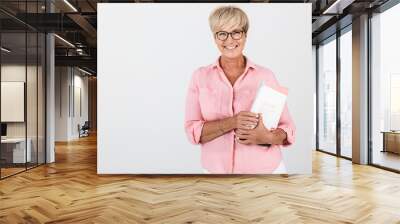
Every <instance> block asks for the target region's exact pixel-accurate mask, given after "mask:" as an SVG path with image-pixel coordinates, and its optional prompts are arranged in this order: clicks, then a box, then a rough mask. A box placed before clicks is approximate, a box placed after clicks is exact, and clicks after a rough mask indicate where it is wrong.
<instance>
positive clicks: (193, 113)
mask: <svg viewBox="0 0 400 224" xmlns="http://www.w3.org/2000/svg"><path fill="white" fill-rule="evenodd" d="M197 75H198V72H197V71H195V72H194V73H193V75H192V78H191V80H190V83H189V88H188V91H187V95H186V109H185V132H186V135H187V137H188V139H189V141H190V142H191V143H192V144H200V137H201V132H202V130H203V126H204V123H205V120H204V119H203V116H202V114H201V109H200V103H199V89H198V82H197Z"/></svg>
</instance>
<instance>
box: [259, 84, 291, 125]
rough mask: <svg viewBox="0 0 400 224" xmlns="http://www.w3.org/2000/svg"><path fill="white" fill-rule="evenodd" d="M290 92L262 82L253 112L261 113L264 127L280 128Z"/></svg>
mask: <svg viewBox="0 0 400 224" xmlns="http://www.w3.org/2000/svg"><path fill="white" fill-rule="evenodd" d="M287 95H288V90H287V89H286V88H284V87H282V86H273V87H272V86H268V85H266V84H265V83H264V81H262V82H260V85H259V88H258V91H257V94H256V97H255V99H254V102H253V105H252V107H251V111H252V112H253V113H261V114H262V116H263V121H264V126H265V127H266V128H268V129H271V128H276V127H277V126H278V123H279V120H280V117H281V115H282V111H283V108H284V106H285V103H286V98H287Z"/></svg>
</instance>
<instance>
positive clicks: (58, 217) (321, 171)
mask: <svg viewBox="0 0 400 224" xmlns="http://www.w3.org/2000/svg"><path fill="white" fill-rule="evenodd" d="M56 152H57V153H56V158H57V162H56V163H55V164H51V165H46V166H41V167H39V168H36V169H33V170H30V171H28V172H26V173H22V174H19V175H16V176H13V177H10V178H8V179H5V180H2V181H0V223H44V222H47V223H213V224H214V223H216V224H219V223H373V224H376V223H384V224H386V223H400V175H399V174H395V173H391V172H387V171H384V170H380V169H377V168H374V167H369V166H359V165H352V164H351V162H350V161H347V160H343V159H337V158H335V157H333V156H330V155H326V154H323V153H319V152H315V153H314V155H313V167H314V170H313V174H312V175H293V176H289V177H282V176H267V175H265V176H256V175H254V176H246V175H241V176H201V175H188V176H182V175H180V176H174V175H169V176H168V175H159V176H150V175H149V176H145V175H119V176H98V175H97V174H96V138H95V137H89V138H84V139H82V140H80V141H76V142H70V143H68V144H57V150H56Z"/></svg>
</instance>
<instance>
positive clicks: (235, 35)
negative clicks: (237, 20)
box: [215, 30, 244, 41]
mask: <svg viewBox="0 0 400 224" xmlns="http://www.w3.org/2000/svg"><path fill="white" fill-rule="evenodd" d="M243 33H244V32H243V31H241V30H240V31H238V30H235V31H232V32H226V31H218V32H216V33H215V36H216V37H217V39H218V40H222V41H224V40H226V39H228V37H229V35H231V37H232V39H234V40H240V39H241V38H242V36H243Z"/></svg>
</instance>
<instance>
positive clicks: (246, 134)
mask: <svg viewBox="0 0 400 224" xmlns="http://www.w3.org/2000/svg"><path fill="white" fill-rule="evenodd" d="M235 135H236V137H235V138H236V141H237V142H239V143H241V144H245V145H251V144H270V138H271V136H272V132H271V131H270V130H269V129H267V128H266V127H265V126H264V122H263V118H262V114H259V120H258V124H257V126H256V127H255V128H253V129H236V130H235Z"/></svg>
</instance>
